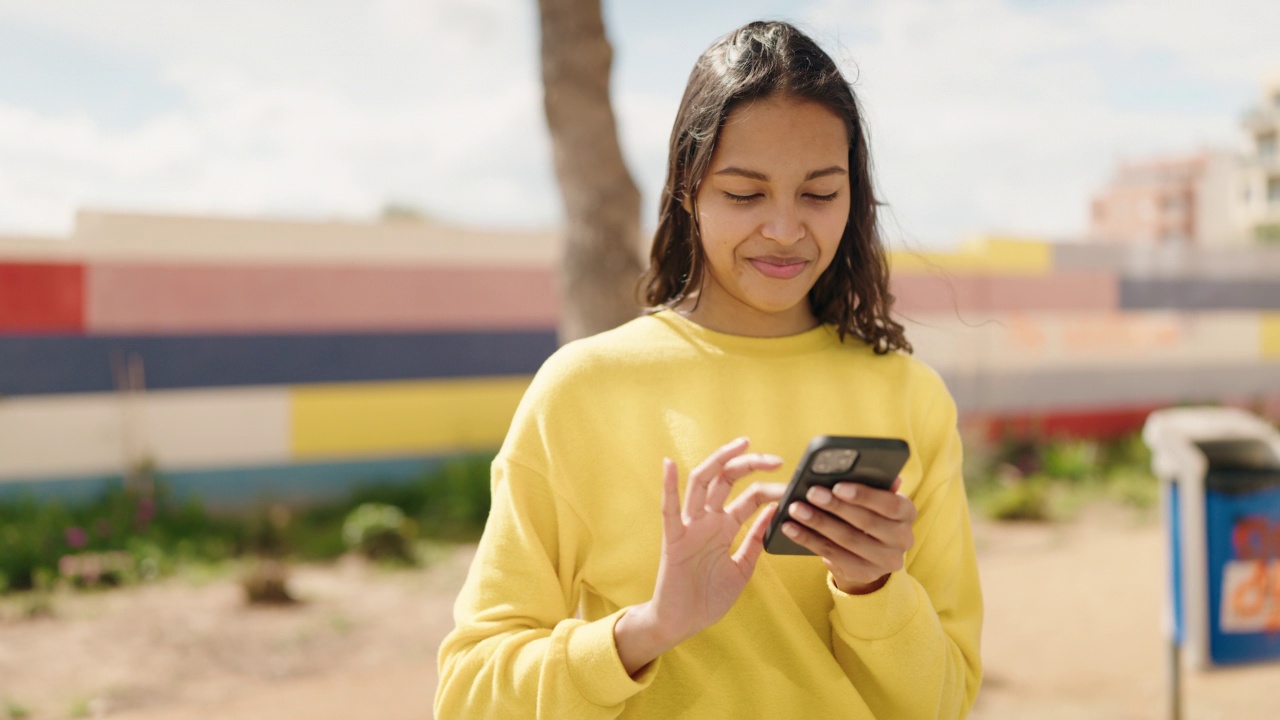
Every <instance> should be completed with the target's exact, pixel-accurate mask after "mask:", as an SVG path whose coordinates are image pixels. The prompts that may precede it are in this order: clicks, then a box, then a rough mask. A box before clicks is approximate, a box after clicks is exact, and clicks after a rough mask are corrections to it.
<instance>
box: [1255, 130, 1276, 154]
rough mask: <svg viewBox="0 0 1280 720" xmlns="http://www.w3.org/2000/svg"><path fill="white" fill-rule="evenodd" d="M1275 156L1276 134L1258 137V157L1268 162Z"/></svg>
mask: <svg viewBox="0 0 1280 720" xmlns="http://www.w3.org/2000/svg"><path fill="white" fill-rule="evenodd" d="M1275 156H1276V134H1275V133H1273V132H1272V133H1267V134H1266V135H1259V136H1258V157H1260V158H1262V159H1263V160H1269V159H1271V158H1274V157H1275Z"/></svg>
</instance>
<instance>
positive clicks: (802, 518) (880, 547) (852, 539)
mask: <svg viewBox="0 0 1280 720" xmlns="http://www.w3.org/2000/svg"><path fill="white" fill-rule="evenodd" d="M845 507H846V508H850V509H854V510H857V511H859V512H863V513H867V511H866V510H863V509H862V508H853V506H851V505H846V506H845ZM789 512H790V514H791V520H792V521H793V522H796V523H798V524H800V525H801V526H803V527H804V528H806V529H808V530H811V531H813V532H814V533H816V534H818V535H821V536H822V537H824V538H826V539H827V540H830V541H831V543H832V544H833V545H835V546H836V547H839V548H842V549H844V550H847V551H848V552H851V553H853V554H854V555H857V556H859V557H861V558H864V559H866V560H868V561H870V562H872V563H876V564H892V563H893V562H894V557H895V556H901V555H902V554H903V553H904V552H905V551H906V548H905V547H903V545H902V544H901V543H902V534H901V533H899V532H896V531H895V532H893V533H886V534H889V535H890V536H891V538H892V540H891V541H888V542H886V541H885V540H882V539H881V538H879V537H876V536H875V535H872V534H871V533H868V532H866V531H865V530H864V528H862V527H860V526H858V525H851V524H850V523H848V522H845V520H844V519H842V518H839V517H836V516H835V515H832V514H831V513H830V512H828V511H824V510H820V509H818V508H815V507H814V506H812V505H810V504H809V503H803V502H798V503H795V504H793V505H790V506H789ZM868 514H870V513H868ZM872 516H873V517H876V518H879V516H878V515H872ZM879 522H881V523H888V522H889V521H887V520H884V519H883V518H879ZM897 525H902V524H901V523H897ZM908 535H909V533H908Z"/></svg>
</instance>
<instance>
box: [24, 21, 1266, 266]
mask: <svg viewBox="0 0 1280 720" xmlns="http://www.w3.org/2000/svg"><path fill="white" fill-rule="evenodd" d="M535 9H536V6H535V4H534V3H533V2H530V1H529V0H374V1H372V2H366V3H357V2H351V1H350V0H273V1H272V2H268V3H262V2H246V1H244V0H235V1H230V2H222V3H194V2H173V0H113V2H111V3H82V2H74V3H73V2H67V1H66V0H53V1H50V2H41V3H30V2H24V1H22V0H0V24H9V25H10V26H12V27H17V28H24V27H25V28H32V29H35V30H39V31H40V32H44V33H52V34H55V35H57V36H59V37H64V38H69V39H70V40H71V41H74V42H76V43H80V44H83V45H85V46H88V47H94V48H98V49H99V50H101V51H102V52H104V53H114V54H118V55H120V56H124V57H128V58H131V59H132V60H134V61H136V62H135V64H137V65H140V66H143V67H148V68H152V69H153V70H154V73H155V77H156V79H157V81H158V82H163V83H168V84H169V85H171V86H172V87H174V88H176V89H177V90H178V91H179V92H178V96H179V97H181V98H183V99H184V100H183V102H182V103H180V104H179V105H177V106H175V107H171V108H169V109H167V110H165V111H163V112H161V113H159V114H156V115H154V116H151V117H147V118H144V119H142V120H141V121H140V122H138V123H136V124H135V125H134V126H131V127H124V128H117V127H115V126H113V125H109V124H102V123H99V122H98V121H97V120H96V119H95V118H94V117H93V116H92V115H91V114H88V113H82V114H79V115H47V114H41V113H39V112H36V111H34V110H32V109H30V108H28V107H20V106H16V105H15V104H13V103H11V102H10V103H6V98H4V97H3V96H0V232H23V231H26V232H65V231H66V230H67V229H69V225H70V222H71V219H72V217H73V213H74V210H75V209H77V208H79V207H85V206H89V207H116V208H122V209H138V210H159V211H177V212H216V213H234V214H249V215H258V214H270V215H291V216H303V217H334V216H345V217H369V216H371V215H373V214H375V213H376V212H377V210H378V209H379V208H380V207H381V205H382V204H383V203H384V202H387V201H392V200H394V201H401V202H410V203H415V204H419V205H421V206H423V207H425V208H426V209H427V210H428V211H431V212H434V213H436V214H439V215H441V216H442V217H445V218H448V219H452V220H457V221H460V222H468V223H473V224H486V225H493V224H496V225H508V226H521V225H523V226H530V225H548V224H552V223H556V222H558V221H559V217H560V205H559V196H558V193H557V191H556V188H555V185H554V175H553V173H552V169H551V161H550V152H549V143H548V140H547V138H546V132H545V126H544V122H543V119H542V109H541V91H540V87H539V76H538V68H537V22H536V17H535V14H534V13H535ZM778 11H779V12H782V13H791V14H794V13H795V12H796V11H794V10H792V8H791V6H790V5H788V4H785V3H782V2H781V1H780V2H779V5H778ZM707 12H710V11H707ZM726 12H727V10H726ZM659 14H661V13H659ZM703 14H704V15H705V14H706V13H703ZM800 17H801V18H802V19H803V20H804V21H805V23H806V27H808V28H809V29H811V30H813V31H814V32H815V34H816V35H817V37H818V39H819V41H820V42H822V43H823V45H824V46H825V47H827V48H828V49H831V50H833V51H835V53H836V54H837V55H839V56H842V57H844V58H846V59H847V60H849V61H851V62H852V63H856V65H857V68H858V71H859V76H858V81H857V89H858V92H859V93H860V95H861V97H862V99H863V102H864V104H865V106H866V109H867V111H868V115H869V118H870V125H871V133H872V140H873V143H874V152H875V161H876V165H877V168H878V171H879V175H878V177H879V180H880V185H881V187H882V190H883V194H884V196H885V198H886V199H887V200H888V201H889V202H890V203H891V205H892V216H891V218H890V223H889V225H890V230H891V232H893V231H894V230H895V229H900V230H901V232H902V234H904V235H905V236H906V237H907V238H908V239H911V240H914V241H916V242H923V243H937V242H950V241H954V240H955V239H958V238H959V237H960V236H961V235H963V234H965V233H968V232H974V231H981V230H1007V231H1012V232H1024V233H1034V234H1044V235H1069V234H1073V233H1078V232H1080V231H1081V230H1082V229H1083V224H1084V220H1085V212H1086V209H1087V203H1088V198H1089V195H1090V193H1092V192H1093V191H1094V190H1096V189H1097V188H1098V186H1099V185H1100V184H1101V183H1102V182H1103V181H1104V180H1105V179H1106V176H1107V175H1108V174H1109V172H1110V169H1111V167H1112V164H1113V162H1114V161H1115V160H1116V159H1117V158H1119V157H1121V156H1126V157H1127V156H1134V155H1140V154H1144V153H1149V152H1168V151H1174V152H1176V151H1193V150H1195V149H1197V148H1198V147H1199V146H1200V145H1201V144H1205V143H1209V144H1229V143H1230V142H1231V141H1232V139H1233V138H1234V136H1235V132H1236V120H1237V118H1238V116H1239V113H1240V111H1242V110H1243V109H1244V107H1242V106H1240V104H1239V103H1245V104H1247V103H1248V102H1252V101H1253V98H1252V96H1251V95H1250V93H1252V92H1253V91H1254V89H1255V88H1256V85H1257V82H1258V80H1259V78H1260V76H1261V75H1262V73H1264V72H1265V71H1266V70H1267V69H1268V68H1271V67H1275V66H1276V64H1277V62H1280V50H1277V49H1276V48H1277V47H1280V46H1277V45H1276V43H1275V42H1274V39H1273V38H1272V37H1270V36H1269V33H1271V29H1272V28H1275V27H1280V3H1274V2H1263V1H1258V0H1254V1H1252V2H1251V1H1250V0H1233V1H1231V2H1218V3H1213V4H1205V3H1189V2H1170V3H1163V4H1160V5H1152V4H1151V3H1149V2H1145V1H1144V0H1113V1H1109V2H1088V3H1050V4H1034V5H1017V4H1014V3H1011V2H1009V1H1007V0H975V1H973V2H962V3H938V2H930V1H928V0H892V1H891V0H877V1H874V2H867V1H865V0H859V1H857V2H855V1H854V0H819V1H818V2H815V3H814V4H812V5H810V6H809V7H808V8H807V9H805V10H803V11H802V12H801V13H800ZM655 22H657V21H655ZM634 23H635V19H634V18H633V19H632V22H631V23H629V24H628V26H625V27H624V26H621V25H619V26H618V27H611V28H610V35H611V37H612V39H613V41H614V43H615V46H616V48H617V50H618V52H619V53H620V55H623V56H626V53H628V51H629V50H631V49H632V48H633V47H634V46H633V45H631V44H630V43H633V42H637V43H639V42H640V41H639V40H635V39H636V38H642V37H643V38H647V40H645V41H644V42H649V43H650V44H652V42H653V39H654V38H655V37H660V38H664V41H665V42H668V44H671V43H674V45H672V46H664V48H665V49H664V50H663V57H664V58H670V57H675V56H684V55H687V56H688V57H689V58H690V59H692V58H693V57H696V55H697V53H698V52H700V51H701V50H702V48H704V47H705V46H706V44H707V43H709V42H710V41H711V40H712V39H713V38H711V37H705V38H696V39H689V38H686V37H685V36H684V35H681V34H679V33H666V32H662V31H661V28H657V27H648V28H640V27H636V26H635V24H634ZM841 43H843V46H842V45H841ZM646 47H647V46H646ZM628 57H629V56H628ZM1151 58H1155V60H1154V61H1153V60H1152V59H1151ZM1153 62H1155V63H1157V64H1160V63H1166V64H1167V67H1163V66H1161V67H1156V68H1154V69H1152V68H1149V67H1148V66H1147V65H1143V64H1142V63H1148V64H1150V63H1153ZM651 64H652V65H654V66H655V67H657V66H661V67H663V68H665V69H663V70H662V72H663V73H664V75H665V74H671V75H672V77H669V78H668V77H651V76H650V75H651V74H652V73H653V72H657V70H654V71H651V74H650V75H644V74H643V73H644V69H645V68H644V67H643V66H644V65H646V63H643V62H639V61H637V62H636V63H635V69H633V70H629V71H628V72H629V73H631V74H628V75H625V76H615V80H614V91H615V93H614V95H615V98H616V103H617V111H618V117H619V127H620V129H621V133H622V135H623V138H622V139H623V145H624V149H625V151H626V154H627V158H628V160H629V163H630V167H631V169H632V172H633V173H634V174H635V176H636V179H637V182H638V183H639V184H640V185H641V187H642V190H643V191H644V193H645V221H646V223H652V220H653V214H654V210H655V208H656V200H657V192H658V191H659V189H660V187H661V182H662V179H663V176H664V173H665V165H666V145H667V137H668V134H669V133H670V125H671V122H672V120H673V118H674V115H675V110H676V104H677V103H678V100H679V96H680V93H681V91H682V89H683V83H684V81H685V79H686V77H687V75H686V74H685V73H687V69H682V70H681V71H680V72H679V73H673V72H670V70H669V66H670V64H671V63H669V62H667V63H662V62H654V63H651ZM1118 71H1127V75H1126V73H1125V72H1118ZM1157 71H1158V73H1159V77H1156V76H1155V73H1157ZM1166 71H1167V72H1166ZM1143 72H1151V73H1153V78H1152V79H1153V86H1155V85H1159V86H1160V87H1163V88H1165V92H1166V93H1167V94H1170V95H1172V96H1174V97H1173V99H1174V100H1179V97H1177V95H1178V93H1179V92H1180V88H1179V87H1178V85H1177V84H1176V83H1177V82H1179V81H1181V80H1182V79H1186V80H1187V81H1188V82H1193V83H1197V84H1198V85H1199V86H1200V87H1201V88H1209V89H1210V90H1212V91H1213V92H1215V93H1217V97H1225V98H1237V97H1238V98H1241V100H1240V101H1239V103H1238V104H1235V105H1231V104H1228V105H1227V106H1221V107H1217V106H1206V105H1204V103H1203V102H1199V101H1192V100H1186V101H1182V100H1179V101H1178V102H1173V103H1172V104H1170V105H1169V106H1168V107H1163V106H1158V105H1159V104H1158V103H1157V104H1156V105H1150V103H1148V105H1144V104H1143V103H1140V102H1130V101H1129V100H1130V99H1129V98H1126V97H1124V93H1125V91H1126V88H1128V87H1131V86H1133V85H1134V83H1137V85H1138V86H1139V87H1140V86H1141V84H1142V82H1143V80H1144V77H1143V76H1142V73H1143ZM1135 74H1136V77H1135ZM641 81H642V82H641ZM629 82H630V83H632V84H628V83H629ZM1126 83H1128V85H1126ZM1240 88H1246V90H1245V91H1241V90H1240ZM54 90H56V88H51V91H54ZM1117 94H1119V96H1117ZM1197 102H1198V103H1199V104H1197Z"/></svg>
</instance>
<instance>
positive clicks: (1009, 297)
mask: <svg viewBox="0 0 1280 720" xmlns="http://www.w3.org/2000/svg"><path fill="white" fill-rule="evenodd" d="M890 286H891V289H892V291H893V294H894V297H895V298H896V302H895V304H894V310H895V311H898V312H901V313H906V314H910V313H913V312H917V313H920V312H923V313H955V312H960V313H962V314H963V313H964V312H973V311H996V312H1023V311H1054V312H1059V311H1111V310H1115V309H1116V308H1117V307H1119V303H1120V291H1119V285H1118V280H1117V279H1116V276H1115V275H1114V274H1113V273H1110V272H1105V271H1083V270H1082V271H1066V272H1055V273H1052V274H1050V275H1035V276H1020V275H952V276H947V275H942V274H938V273H927V274H908V273H899V274H897V275H894V276H893V277H892V280H891V283H890Z"/></svg>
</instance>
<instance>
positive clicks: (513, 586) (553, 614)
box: [435, 455, 659, 719]
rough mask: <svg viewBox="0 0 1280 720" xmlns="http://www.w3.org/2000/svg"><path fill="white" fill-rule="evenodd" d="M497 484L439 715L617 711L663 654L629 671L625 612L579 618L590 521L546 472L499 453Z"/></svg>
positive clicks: (458, 607) (447, 663) (445, 646)
mask: <svg viewBox="0 0 1280 720" xmlns="http://www.w3.org/2000/svg"><path fill="white" fill-rule="evenodd" d="M492 488H493V500H492V507H491V510H490V514H489V520H488V522H487V523H486V525H485V530H484V535H483V536H482V538H481V540H480V544H479V547H478V548H477V551H476V556H475V560H474V561H473V562H472V565H471V569H470V572H469V573H468V575H467V580H466V582H465V584H464V585H463V588H462V591H461V593H460V594H459V596H458V600H457V602H456V603H455V605H454V622H455V624H456V626H455V628H454V630H453V631H452V632H451V633H450V634H449V635H448V636H447V637H446V638H445V640H444V642H443V643H442V644H441V646H440V655H439V667H440V685H439V689H438V690H437V692H436V698H435V714H436V717H441V718H462V717H465V718H570V717H571V718H585V719H591V718H613V717H617V716H618V715H619V714H620V713H621V712H622V709H623V704H624V702H625V701H626V700H627V698H629V697H631V696H632V695H634V694H636V693H637V692H639V691H640V690H642V689H644V688H645V687H647V686H648V684H649V683H650V682H651V681H652V679H653V676H654V674H655V672H656V670H657V665H658V662H659V661H654V662H653V663H651V664H650V665H649V666H648V667H646V668H645V669H644V670H642V671H641V673H640V674H639V676H638V677H636V678H632V677H631V676H630V675H628V674H627V671H626V669H625V668H624V667H623V666H622V661H621V660H620V659H619V658H618V650H617V646H616V644H615V642H614V637H613V626H614V623H616V622H617V620H618V618H619V617H620V616H621V615H622V612H623V611H618V612H616V613H614V614H612V615H609V616H607V617H604V618H601V619H599V620H595V621H591V622H587V621H585V620H580V619H575V618H573V617H572V616H573V615H574V612H575V610H576V608H574V607H572V598H573V597H574V594H573V592H572V584H571V583H572V580H571V579H572V576H573V574H574V572H573V567H572V566H571V564H572V558H573V557H574V556H575V555H576V551H575V550H576V548H575V547H574V546H576V545H577V544H578V543H579V542H581V540H582V538H581V533H583V532H585V529H584V528H582V525H581V523H580V522H579V521H578V520H577V518H576V516H574V515H573V514H572V511H571V510H570V509H569V508H567V507H566V506H564V505H563V504H561V503H560V502H559V501H558V499H557V498H556V496H555V493H554V491H553V489H552V488H551V487H550V486H549V485H548V483H547V482H546V479H545V478H543V477H542V476H540V475H539V474H538V473H536V472H535V471H533V470H531V469H529V468H526V467H524V466H522V465H520V464H518V463H515V462H512V461H511V460H509V459H505V458H503V457H502V456H501V455H500V456H499V457H498V459H497V460H495V461H494V465H493V480H492ZM566 565H570V566H567V567H566Z"/></svg>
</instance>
